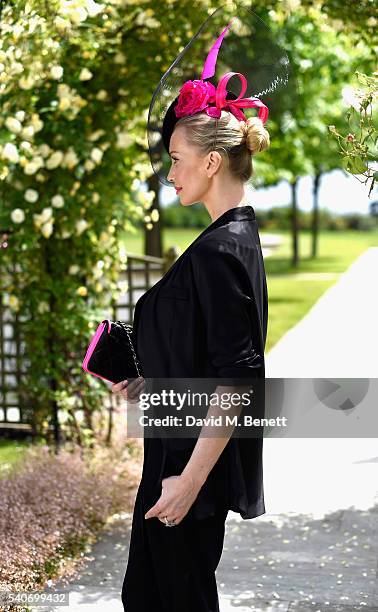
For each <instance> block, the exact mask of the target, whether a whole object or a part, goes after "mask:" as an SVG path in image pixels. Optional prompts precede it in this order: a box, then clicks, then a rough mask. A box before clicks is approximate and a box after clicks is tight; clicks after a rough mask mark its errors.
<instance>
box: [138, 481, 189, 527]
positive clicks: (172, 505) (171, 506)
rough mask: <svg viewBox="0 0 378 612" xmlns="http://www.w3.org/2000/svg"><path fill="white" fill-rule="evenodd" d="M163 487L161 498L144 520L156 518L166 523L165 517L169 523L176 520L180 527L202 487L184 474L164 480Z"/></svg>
mask: <svg viewBox="0 0 378 612" xmlns="http://www.w3.org/2000/svg"><path fill="white" fill-rule="evenodd" d="M161 486H162V492H161V495H160V498H159V499H158V501H157V502H156V504H155V505H154V506H152V508H150V509H149V510H148V512H147V513H146V514H145V516H144V518H145V519H149V518H152V517H154V516H156V517H157V518H158V519H159V521H161V522H162V523H165V520H164V517H167V519H168V521H173V520H174V522H175V525H178V524H179V523H180V522H181V521H182V519H183V518H184V517H185V515H186V514H187V513H188V512H189V510H190V508H191V506H192V505H193V503H194V502H195V500H196V498H197V495H198V493H199V490H200V488H201V487H200V486H198V485H196V483H195V482H194V481H193V480H192V479H191V478H189V477H188V476H186V475H185V476H184V475H182V474H181V475H180V476H168V478H163V480H162V483H161Z"/></svg>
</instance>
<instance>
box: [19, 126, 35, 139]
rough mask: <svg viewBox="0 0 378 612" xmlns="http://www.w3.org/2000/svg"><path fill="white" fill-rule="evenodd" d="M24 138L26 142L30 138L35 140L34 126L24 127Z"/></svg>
mask: <svg viewBox="0 0 378 612" xmlns="http://www.w3.org/2000/svg"><path fill="white" fill-rule="evenodd" d="M21 134H22V138H25V139H26V140H27V139H28V138H33V136H34V127H33V126H32V125H27V126H26V127H24V128H23V129H22V132H21Z"/></svg>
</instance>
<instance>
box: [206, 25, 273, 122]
mask: <svg viewBox="0 0 378 612" xmlns="http://www.w3.org/2000/svg"><path fill="white" fill-rule="evenodd" d="M235 19H236V17H233V18H232V19H231V21H230V23H229V24H228V25H227V26H226V27H225V28H224V30H223V32H222V33H221V34H220V36H218V38H217V40H216V41H215V43H214V44H213V46H212V47H211V49H210V51H209V53H208V55H207V57H206V60H205V63H204V66H203V70H202V75H201V79H202V80H204V79H209V78H210V77H212V76H214V74H215V66H216V63H217V58H218V52H219V49H220V47H221V44H222V42H223V38H224V37H225V35H226V33H227V32H228V30H229V29H230V27H231V24H232V22H233V21H234V20H235ZM234 75H237V76H238V77H239V78H240V80H241V82H242V91H241V92H240V94H239V97H238V98H237V99H236V100H226V95H227V90H226V85H227V83H228V81H229V80H230V78H231V77H232V76H234ZM246 89H247V80H246V78H245V76H244V74H241V73H240V72H227V73H226V74H224V75H223V76H222V78H221V80H220V81H219V83H218V86H217V89H216V94H215V104H216V105H215V106H209V107H208V108H206V109H205V111H206V113H207V114H208V115H209V116H210V117H217V118H219V117H220V116H221V112H222V108H224V109H225V110H229V111H230V112H231V113H232V114H233V115H235V117H236V118H237V119H239V121H247V117H246V116H245V115H244V113H243V111H241V110H240V109H241V108H259V112H258V117H259V118H260V119H261V121H262V122H263V123H265V122H266V120H267V119H268V115H269V109H268V107H267V106H266V105H265V104H264V103H263V102H261V100H260V99H259V98H256V97H252V98H242V96H243V95H244V93H245V91H246Z"/></svg>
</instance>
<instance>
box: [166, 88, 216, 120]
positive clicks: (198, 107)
mask: <svg viewBox="0 0 378 612" xmlns="http://www.w3.org/2000/svg"><path fill="white" fill-rule="evenodd" d="M209 102H215V87H214V85H213V84H212V83H210V82H209V81H202V80H200V79H195V80H194V81H186V82H185V83H184V85H183V86H182V87H181V89H180V94H179V98H178V102H177V104H176V106H175V108H174V110H175V114H176V117H185V116H187V115H194V114H195V113H199V112H200V111H202V110H204V109H205V108H207V107H208V105H209Z"/></svg>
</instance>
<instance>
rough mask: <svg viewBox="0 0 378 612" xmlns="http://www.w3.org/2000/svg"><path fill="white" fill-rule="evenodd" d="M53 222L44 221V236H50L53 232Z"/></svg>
mask: <svg viewBox="0 0 378 612" xmlns="http://www.w3.org/2000/svg"><path fill="white" fill-rule="evenodd" d="M53 229H54V228H53V224H52V223H51V221H48V222H47V223H44V224H43V225H42V227H41V233H42V236H43V237H44V238H50V236H51V234H52V233H53Z"/></svg>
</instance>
